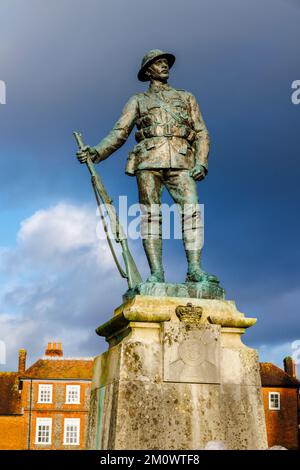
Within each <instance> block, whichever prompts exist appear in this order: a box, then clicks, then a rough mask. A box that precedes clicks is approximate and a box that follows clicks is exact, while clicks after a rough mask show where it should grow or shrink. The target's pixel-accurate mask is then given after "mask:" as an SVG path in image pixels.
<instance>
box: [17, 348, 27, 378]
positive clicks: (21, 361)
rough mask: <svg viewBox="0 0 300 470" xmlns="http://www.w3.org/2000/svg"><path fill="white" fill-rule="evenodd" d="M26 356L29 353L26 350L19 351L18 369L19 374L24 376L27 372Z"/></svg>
mask: <svg viewBox="0 0 300 470" xmlns="http://www.w3.org/2000/svg"><path fill="white" fill-rule="evenodd" d="M26 356H27V351H26V349H19V367H18V374H19V375H24V373H25V370H26Z"/></svg>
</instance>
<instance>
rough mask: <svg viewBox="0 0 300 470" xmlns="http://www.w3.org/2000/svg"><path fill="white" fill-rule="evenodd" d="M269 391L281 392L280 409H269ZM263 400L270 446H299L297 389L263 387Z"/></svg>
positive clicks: (295, 447) (290, 447)
mask: <svg viewBox="0 0 300 470" xmlns="http://www.w3.org/2000/svg"><path fill="white" fill-rule="evenodd" d="M269 392H279V393H280V410H270V409H269ZM262 393H263V401H264V408H265V416H266V426H267V434H268V444H269V447H271V446H273V445H281V446H284V447H287V448H288V449H297V448H298V417H297V406H298V400H297V393H298V392H297V389H295V388H275V387H272V388H268V387H263V389H262Z"/></svg>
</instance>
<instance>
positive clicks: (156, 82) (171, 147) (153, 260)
mask: <svg viewBox="0 0 300 470" xmlns="http://www.w3.org/2000/svg"><path fill="white" fill-rule="evenodd" d="M174 62H175V56H173V54H169V53H166V52H163V51H160V50H152V51H150V52H149V53H148V54H146V55H145V56H144V58H143V60H142V64H141V68H140V71H139V73H138V78H139V80H141V81H150V86H149V88H148V90H147V91H145V92H143V93H137V94H135V95H133V96H132V97H131V98H130V99H129V101H128V102H127V104H126V105H125V107H124V109H123V111H122V113H121V116H120V118H119V119H118V121H117V122H116V124H115V125H114V127H113V129H112V130H111V131H110V132H109V134H108V135H107V136H106V137H105V138H103V139H102V140H101V141H100V143H99V144H98V145H96V146H95V147H84V148H81V150H80V151H79V152H78V153H77V156H78V159H79V161H80V162H81V163H86V162H87V161H88V160H89V161H90V162H91V163H99V162H101V161H103V160H105V159H106V158H108V157H109V156H110V155H111V154H112V153H113V152H115V151H116V150H117V149H118V148H120V147H121V146H122V145H123V144H124V143H125V142H126V140H127V138H128V136H129V135H130V133H131V131H132V130H133V128H134V127H136V128H137V131H136V133H135V138H136V141H137V144H136V145H135V147H134V148H133V149H132V151H131V152H130V153H129V156H128V159H127V164H126V173H127V174H128V175H130V176H136V179H137V184H138V190H139V202H140V204H141V208H142V231H143V227H144V228H145V227H146V228H147V230H144V236H143V237H142V238H143V246H144V249H145V253H146V256H147V259H148V263H149V266H150V271H151V275H150V276H149V278H148V279H147V281H146V283H136V284H135V285H134V284H132V285H129V288H130V290H129V292H128V293H127V296H129V297H130V296H131V295H135V294H136V293H143V292H147V293H148V295H149V294H150V295H151V292H153V295H157V292H159V291H164V289H163V288H162V285H163V284H165V277H164V269H163V264H162V233H161V223H162V221H161V211H160V205H161V196H162V191H163V189H164V187H166V188H167V190H168V191H169V193H170V195H171V197H172V198H173V200H174V202H175V203H176V204H178V206H179V209H180V210H181V211H182V214H184V209H185V207H186V206H187V205H188V206H190V207H191V210H190V214H189V217H190V220H191V221H192V224H187V223H185V224H183V242H184V246H185V252H186V257H187V263H188V269H187V277H186V284H188V285H189V286H194V287H193V288H191V287H189V289H187V292H188V291H191V290H192V291H195V292H196V294H194V296H197V297H200V296H202V295H203V296H204V297H206V298H223V297H224V290H223V289H222V288H221V287H220V286H219V281H218V279H217V277H216V276H214V275H210V274H208V273H206V272H205V271H204V270H203V269H202V267H201V248H202V244H201V236H200V230H201V226H200V225H201V224H200V213H199V209H198V194H197V188H196V182H197V181H201V180H202V179H204V178H205V176H206V174H207V171H208V153H209V135H208V131H207V128H206V126H205V123H204V120H203V117H202V114H201V112H200V109H199V105H198V103H197V101H196V99H195V97H194V96H193V95H192V94H191V93H189V92H187V91H184V90H178V89H174V88H172V87H171V86H170V85H169V84H168V83H167V81H168V78H169V69H170V68H171V67H172V65H173V64H174ZM153 207H158V208H159V210H158V212H156V213H155V215H153ZM155 218H156V221H155V220H154V219H155ZM154 222H155V223H154ZM151 224H152V225H151ZM153 226H154V228H155V230H154V231H153V230H152V229H150V231H149V227H153ZM145 234H146V235H145ZM195 285H196V287H195ZM168 286H169V288H168V289H167V290H168V293H169V290H170V289H171V291H172V292H173V295H177V291H178V292H182V290H183V288H182V286H183V285H180V284H178V285H176V284H168ZM171 286H174V287H171ZM180 286H181V287H180ZM165 290H166V289H165Z"/></svg>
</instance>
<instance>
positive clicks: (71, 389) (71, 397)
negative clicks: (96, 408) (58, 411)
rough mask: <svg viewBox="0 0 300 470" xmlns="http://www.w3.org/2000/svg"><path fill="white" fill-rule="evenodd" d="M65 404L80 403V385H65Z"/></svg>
mask: <svg viewBox="0 0 300 470" xmlns="http://www.w3.org/2000/svg"><path fill="white" fill-rule="evenodd" d="M66 403H77V404H78V403H80V385H67V387H66Z"/></svg>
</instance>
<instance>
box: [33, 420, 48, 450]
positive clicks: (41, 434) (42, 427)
mask: <svg viewBox="0 0 300 470" xmlns="http://www.w3.org/2000/svg"><path fill="white" fill-rule="evenodd" d="M51 433H52V419H51V418H37V419H36V436H35V443H36V444H51Z"/></svg>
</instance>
